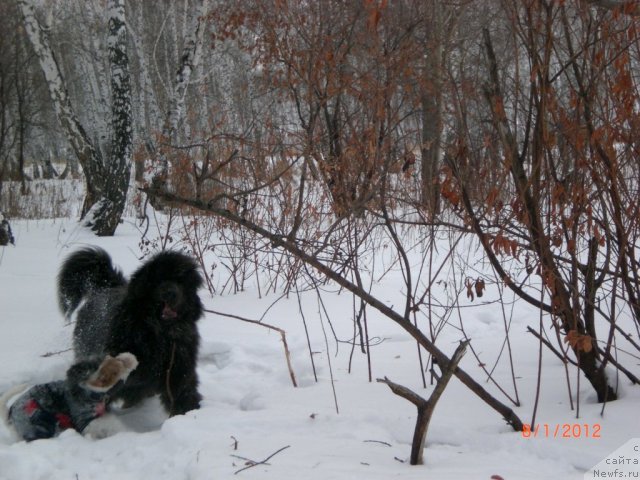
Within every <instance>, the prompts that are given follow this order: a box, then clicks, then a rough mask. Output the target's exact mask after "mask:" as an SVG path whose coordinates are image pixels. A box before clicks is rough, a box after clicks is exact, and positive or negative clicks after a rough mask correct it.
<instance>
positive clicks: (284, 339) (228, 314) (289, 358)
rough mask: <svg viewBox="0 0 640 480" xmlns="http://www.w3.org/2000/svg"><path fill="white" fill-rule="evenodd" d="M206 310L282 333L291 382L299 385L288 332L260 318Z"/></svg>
mask: <svg viewBox="0 0 640 480" xmlns="http://www.w3.org/2000/svg"><path fill="white" fill-rule="evenodd" d="M204 311H205V312H207V313H211V314H213V315H218V316H220V317H228V318H233V319H235V320H240V321H241V322H246V323H251V324H253V325H260V326H261V327H264V328H268V329H269V330H273V331H276V332H278V333H279V334H280V338H282V345H283V347H284V356H285V359H286V360H287V368H288V369H289V376H290V377H291V383H293V386H294V387H297V386H298V382H296V375H295V373H294V372H293V366H292V365H291V352H290V351H289V345H288V343H287V334H286V332H285V331H284V330H283V329H281V328H278V327H275V326H273V325H269V324H268V323H264V322H259V321H258V320H251V319H250V318H245V317H241V316H239V315H233V314H231V313H223V312H217V311H215V310H208V309H204Z"/></svg>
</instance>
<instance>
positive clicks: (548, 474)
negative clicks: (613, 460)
mask: <svg viewBox="0 0 640 480" xmlns="http://www.w3.org/2000/svg"><path fill="white" fill-rule="evenodd" d="M12 226H13V231H14V235H15V237H16V245H17V246H16V247H0V305H1V306H2V313H1V314H0V315H1V320H0V322H1V324H2V325H3V332H2V335H1V336H0V364H1V365H2V369H1V370H0V392H2V391H5V390H7V389H8V388H10V387H12V386H13V385H15V384H17V383H24V382H30V383H39V382H46V381H50V380H53V379H59V378H62V376H63V375H64V372H65V370H66V368H67V367H68V366H69V364H70V363H71V361H72V353H71V352H70V351H68V350H67V349H69V348H70V346H71V344H70V339H71V332H72V327H71V326H68V325H65V323H64V319H63V318H62V315H61V314H60V313H59V310H58V307H57V304H56V291H55V283H56V275H57V270H58V267H59V265H60V263H61V261H62V260H63V258H64V257H65V256H66V255H67V254H68V253H70V252H71V251H73V249H75V248H78V247H80V246H83V245H87V244H95V245H99V246H102V247H103V248H105V249H106V250H107V251H108V252H109V253H110V254H111V255H112V257H113V259H114V262H115V263H116V264H117V265H119V266H120V267H121V268H122V269H123V270H124V272H125V274H129V273H130V272H131V271H133V270H134V269H135V268H136V267H137V266H138V265H139V257H140V256H141V255H140V251H139V247H138V241H139V237H140V234H139V232H138V230H137V228H136V227H135V225H134V224H133V222H132V221H126V222H125V224H124V225H122V226H121V227H120V228H119V229H118V232H117V233H116V235H115V236H114V237H111V238H98V237H95V236H94V235H93V234H92V233H90V232H89V231H85V230H83V229H81V228H80V227H78V226H77V223H76V222H74V221H71V220H55V221H53V220H38V221H35V220H32V221H15V222H13V224H12ZM374 288H375V289H376V291H377V292H384V294H383V295H384V296H383V298H384V299H385V301H388V302H389V303H390V304H393V302H394V300H398V298H400V292H399V289H400V282H398V284H395V283H394V280H393V276H387V277H385V279H384V280H383V282H382V284H380V285H376V286H375V287H374ZM201 296H202V299H203V302H204V303H205V308H208V309H213V310H217V311H220V312H226V313H232V314H236V315H240V316H243V317H247V318H252V319H258V318H260V317H261V316H262V315H263V313H264V312H265V310H267V309H268V308H269V306H270V305H271V304H272V303H273V302H274V301H275V300H276V298H277V297H276V296H275V295H273V294H272V295H270V296H267V297H264V298H262V299H259V298H258V295H257V292H256V291H252V290H247V291H244V292H241V293H239V294H236V295H225V296H214V297H211V295H209V294H208V293H207V292H206V291H202V292H201ZM324 300H325V303H326V306H327V308H328V310H329V314H330V317H331V320H332V326H333V328H335V330H336V332H337V333H338V335H339V337H340V338H347V337H349V335H350V332H351V331H352V329H353V324H352V322H351V312H352V310H351V302H352V300H351V298H350V296H348V295H346V294H344V293H343V294H341V295H340V294H338V293H336V292H327V293H325V295H324ZM302 307H303V311H304V313H305V317H306V321H307V325H308V327H309V330H310V338H311V341H312V347H311V348H312V351H313V352H314V354H313V357H314V361H315V366H316V370H317V375H318V381H317V382H316V381H315V379H314V374H313V370H312V367H311V362H310V358H309V353H308V346H307V340H306V336H305V334H304V326H303V323H302V321H301V315H300V311H299V305H298V301H297V299H296V298H288V299H283V300H281V301H279V302H278V303H276V304H275V306H273V307H272V308H271V309H270V310H269V311H268V313H267V315H266V316H265V318H264V321H265V322H266V323H269V324H272V325H275V326H277V327H280V328H282V329H284V330H285V331H286V332H287V340H288V343H289V347H290V349H291V352H292V365H293V369H294V371H295V374H296V377H297V380H298V383H299V387H298V388H294V387H293V386H292V384H291V380H290V377H289V372H288V370H287V366H286V362H285V358H284V354H283V349H282V343H281V341H280V336H279V334H277V333H276V332H272V331H269V330H267V329H265V328H260V327H258V326H256V325H251V324H247V323H243V322H240V321H236V320H233V319H230V318H225V317H219V316H214V315H212V314H207V315H206V316H205V318H203V319H202V320H201V321H200V324H199V327H200V332H201V335H202V347H201V354H200V360H199V367H198V372H199V375H200V382H201V392H202V394H203V396H204V401H203V405H202V408H201V409H200V410H199V411H194V412H190V413H189V414H187V415H185V416H178V417H174V418H171V419H167V418H166V417H165V415H164V414H163V412H162V410H161V407H160V404H159V402H157V401H155V400H150V401H149V402H147V403H146V404H144V405H143V406H141V407H138V408H136V409H133V410H131V411H127V412H121V415H120V416H121V419H122V420H123V422H124V423H125V424H126V431H124V432H121V433H118V434H116V435H114V436H112V437H110V438H106V439H103V440H92V439H89V438H85V437H83V436H81V435H79V434H77V433H76V432H74V431H66V432H64V433H63V434H62V435H61V436H60V437H58V438H54V439H50V440H39V441H35V442H32V443H25V442H17V443H15V442H13V440H12V439H11V437H10V435H9V432H8V430H7V429H6V428H5V426H4V425H1V426H0V479H3V480H4V479H7V480H22V479H25V480H37V479H43V480H44V479H47V480H58V479H60V480H62V479H65V480H74V479H78V480H88V479H110V480H112V479H118V480H124V479H135V480H137V479H140V478H153V479H158V480H159V479H167V480H169V479H170V480H180V479H213V478H232V477H234V473H237V475H236V476H237V477H238V478H261V479H262V478H263V479H283V478H305V479H309V480H315V479H323V480H326V479H347V478H365V477H366V478H367V479H381V480H382V479H390V478H403V479H408V480H409V479H467V478H469V479H490V478H492V476H493V475H498V476H500V477H502V478H503V479H505V480H510V479H538V478H545V479H580V478H583V474H584V472H585V471H586V470H587V469H589V468H591V467H592V466H593V465H595V464H596V463H597V462H599V461H601V460H602V459H603V458H604V457H605V456H607V455H608V454H610V453H611V452H613V451H614V450H615V449H616V448H618V447H620V446H621V445H623V444H624V443H625V442H627V441H628V440H629V439H631V438H633V437H637V436H639V434H638V427H639V426H640V420H639V416H638V414H637V405H638V402H639V400H640V390H639V389H638V388H637V387H636V388H634V387H632V386H629V385H628V382H627V381H626V379H625V378H623V377H620V379H619V381H620V392H621V394H620V396H621V399H620V400H619V401H616V402H613V403H611V404H608V405H607V406H606V408H605V411H604V415H603V416H601V409H602V405H600V404H597V403H595V400H594V398H593V395H592V394H591V393H590V389H589V387H588V385H586V384H587V382H586V381H584V380H582V381H581V384H580V385H581V400H580V418H576V413H575V411H573V412H572V411H571V410H570V408H569V405H568V403H569V402H568V396H567V388H566V379H565V374H564V367H563V366H562V365H561V364H560V362H559V361H558V360H557V359H556V358H555V357H553V355H551V354H550V353H549V352H548V351H543V364H544V368H543V370H542V372H543V377H544V378H543V384H542V391H541V397H540V406H539V409H538V417H537V421H538V422H539V423H540V425H541V426H542V430H539V432H538V435H537V438H533V435H532V437H531V438H524V437H523V435H522V434H521V433H515V432H513V431H512V430H511V429H510V428H509V427H508V426H507V425H506V424H505V423H504V421H503V420H502V419H501V418H500V417H499V415H498V414H497V413H496V412H494V411H493V410H491V409H489V408H488V407H487V406H486V405H485V404H484V403H482V402H481V401H480V400H479V399H478V398H477V397H476V396H475V395H474V394H472V393H471V392H470V391H469V390H468V389H466V388H465V387H464V386H463V385H462V384H461V383H460V382H459V381H458V380H457V379H455V377H454V378H453V379H452V381H451V383H450V384H449V386H448V388H447V390H446V391H445V393H444V395H443V397H442V399H441V400H440V402H439V403H438V405H437V407H436V411H435V415H434V418H433V420H432V422H431V426H430V429H429V433H428V437H427V446H426V451H425V462H426V464H425V465H424V466H418V467H411V466H410V465H409V464H408V457H409V452H410V447H411V439H412V435H413V428H414V424H415V408H414V407H413V406H412V405H410V404H409V403H408V402H406V401H405V400H402V399H400V398H399V397H397V396H395V395H393V394H392V393H391V392H390V390H389V389H388V388H387V387H386V386H385V385H382V384H379V383H376V382H375V378H380V377H384V376H387V377H389V378H390V379H391V380H393V381H395V382H398V383H401V384H403V385H407V386H409V387H410V388H413V389H414V390H416V391H417V392H419V393H421V394H423V395H424V396H428V395H429V393H430V391H431V390H432V389H433V387H432V386H429V387H428V388H427V389H426V390H424V389H422V386H421V379H420V375H419V367H418V363H417V348H416V344H415V341H413V340H412V339H410V338H409V337H408V336H407V335H406V334H404V333H403V332H402V331H401V330H400V329H399V328H398V327H397V326H395V325H394V324H392V323H391V322H390V321H388V320H386V319H384V318H381V317H380V316H378V315H377V313H376V312H373V311H371V312H370V313H369V317H370V318H369V322H370V324H369V329H370V336H371V337H379V338H381V339H383V340H384V341H382V342H381V343H380V344H379V345H377V346H375V347H373V349H372V368H373V375H374V381H373V382H371V383H370V382H369V381H368V378H367V365H366V357H365V356H364V355H362V354H360V353H359V351H358V349H356V351H355V354H354V358H353V365H352V371H351V373H348V365H349V356H350V353H351V347H350V346H349V345H346V344H336V342H335V341H334V340H333V335H332V333H331V331H330V326H329V325H328V324H327V322H326V320H325V321H324V323H321V320H320V317H319V316H318V304H317V299H316V297H315V295H311V294H304V295H303V297H302ZM496 308H497V307H496V306H495V305H493V306H492V305H488V306H486V307H478V308H474V309H469V310H468V313H467V314H468V315H470V316H471V318H468V319H466V320H465V322H466V325H465V326H466V328H467V330H468V332H467V333H468V334H469V335H470V336H471V337H473V341H474V348H475V349H476V350H477V351H479V352H480V354H482V351H486V352H493V351H496V342H500V341H501V340H502V338H503V337H502V336H498V337H499V338H497V336H496V334H495V332H496V330H497V329H501V328H502V317H501V315H500V314H499V313H498V312H496ZM527 325H538V314H537V312H536V311H534V310H531V309H529V308H525V307H524V306H522V305H519V304H518V305H517V306H516V311H515V313H514V325H513V326H512V336H511V341H512V347H513V350H514V356H515V360H516V367H515V368H516V374H517V377H518V379H517V382H518V390H519V394H520V399H521V402H522V406H521V407H514V410H515V411H516V413H517V414H518V415H520V417H521V418H522V420H523V421H524V422H528V421H530V416H531V412H532V409H533V402H534V398H535V387H536V377H537V353H536V352H537V349H538V343H537V341H536V340H535V339H534V338H533V337H532V336H531V335H530V334H528V333H527V332H526V326H527ZM323 328H324V330H325V332H326V334H327V336H328V342H325V338H324V334H323ZM459 340H460V335H459V333H457V332H456V331H455V329H447V330H446V331H445V332H443V334H442V335H441V337H439V338H438V345H439V346H440V348H442V349H443V350H445V351H446V352H447V353H448V354H451V353H452V352H453V350H454V349H455V347H456V345H457V342H458V341H459ZM327 345H328V351H327ZM61 351H63V353H58V352H61ZM51 353H53V354H51ZM46 354H49V355H46ZM45 355H46V356H45ZM487 361H488V363H490V364H492V360H491V359H490V358H488V359H487ZM476 363H477V362H476V360H475V358H474V357H473V355H471V354H467V355H466V356H465V357H464V358H463V360H462V363H461V366H462V367H463V368H464V369H465V370H466V371H467V372H468V373H470V374H471V375H473V376H474V378H475V379H476V380H478V381H480V382H482V383H483V385H484V386H485V388H487V389H488V390H489V391H490V392H491V393H492V394H493V395H495V396H497V397H498V398H500V399H501V400H502V401H505V402H506V400H505V398H504V397H501V396H500V395H501V394H500V393H499V392H498V390H497V389H496V388H494V387H493V385H492V384H490V383H486V382H485V379H486V376H485V375H484V374H483V372H482V371H481V369H480V368H478V366H477V364H476ZM330 365H331V370H332V371H333V376H334V385H335V393H336V401H337V406H338V409H339V413H336V401H334V394H333V390H332V385H331V370H330ZM494 374H495V375H496V378H498V379H499V380H500V381H501V382H502V383H503V384H510V383H509V382H510V374H509V371H508V369H507V368H506V366H502V365H501V364H500V365H499V366H498V368H497V369H496V371H495V373H494ZM572 375H573V376H574V377H575V372H573V374H572ZM574 380H575V378H574ZM574 394H575V389H574ZM564 424H568V425H571V426H573V425H574V424H579V425H580V426H581V427H580V429H573V430H572V434H571V435H570V436H572V437H574V438H563V437H562V433H563V431H564V430H565V428H563V425H564ZM557 425H559V426H560V427H559V431H556V426H557ZM596 425H599V427H596ZM545 426H546V427H545ZM545 428H546V429H547V430H545ZM572 428H573V427H572ZM586 428H589V429H590V431H589V435H588V436H589V437H593V436H594V435H593V433H594V429H598V428H599V430H598V437H599V438H587V435H586ZM554 436H557V437H558V438H554ZM285 447H287V448H285ZM281 449H282V450H281ZM276 452H277V453H276ZM274 453H275V455H274V456H273V457H272V458H270V459H269V460H268V461H267V462H266V463H265V464H260V465H257V466H253V467H252V468H249V469H246V470H243V471H240V470H241V469H243V468H244V467H247V466H248V464H247V462H248V461H249V460H251V461H254V462H260V461H263V460H265V459H266V458H267V457H269V456H271V455H272V454H274ZM496 478H497V477H496ZM633 478H635V477H633Z"/></svg>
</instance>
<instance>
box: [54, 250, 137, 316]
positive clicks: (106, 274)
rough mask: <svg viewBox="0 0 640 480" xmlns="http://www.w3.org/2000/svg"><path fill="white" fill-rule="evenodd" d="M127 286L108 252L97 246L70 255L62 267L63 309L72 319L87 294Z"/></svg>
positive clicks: (61, 299)
mask: <svg viewBox="0 0 640 480" xmlns="http://www.w3.org/2000/svg"><path fill="white" fill-rule="evenodd" d="M125 284H126V280H125V278H124V276H123V275H122V272H120V270H118V269H117V268H115V267H114V266H113V264H112V263H111V257H110V256H109V254H108V253H107V252H105V251H104V250H103V249H101V248H98V247H88V248H83V249H81V250H78V251H76V252H74V253H72V254H71V255H69V257H67V259H66V260H65V261H64V263H63V264H62V267H61V268H60V273H59V274H58V304H59V305H60V310H62V313H64V314H65V316H66V317H69V316H70V315H71V314H72V313H73V311H74V310H75V309H76V308H78V305H80V302H82V299H83V298H84V297H85V295H87V293H89V292H91V291H95V290H99V289H103V288H113V287H119V286H122V285H125Z"/></svg>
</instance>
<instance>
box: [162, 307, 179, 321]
mask: <svg viewBox="0 0 640 480" xmlns="http://www.w3.org/2000/svg"><path fill="white" fill-rule="evenodd" d="M177 316H178V314H177V313H176V311H175V310H173V309H172V308H171V307H170V306H169V305H167V304H165V306H164V308H163V309H162V318H176V317H177Z"/></svg>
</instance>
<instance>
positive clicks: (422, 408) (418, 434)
mask: <svg viewBox="0 0 640 480" xmlns="http://www.w3.org/2000/svg"><path fill="white" fill-rule="evenodd" d="M467 345H469V341H468V340H466V341H464V342H461V343H460V345H458V348H456V351H455V352H454V353H453V357H451V361H450V362H449V364H448V365H446V366H441V368H442V375H441V376H440V378H438V383H437V384H436V387H435V389H434V390H433V392H432V393H431V396H430V397H429V399H428V400H426V399H424V398H422V397H421V396H420V395H418V394H417V393H415V392H414V391H413V390H410V389H408V388H407V387H404V386H402V385H398V384H397V383H394V382H392V381H391V380H389V379H388V378H387V377H384V379H381V378H378V380H377V381H378V382H379V383H384V384H386V385H387V386H388V387H389V388H390V389H391V391H392V392H393V393H395V394H396V395H398V396H400V397H402V398H404V399H406V400H409V401H410V402H411V403H413V404H414V405H415V406H416V407H417V408H418V418H417V419H416V428H415V431H414V433H413V442H412V444H411V460H410V463H411V465H422V464H423V463H424V458H423V456H424V442H425V440H426V438H427V430H428V429H429V422H430V421H431V417H432V415H433V411H434V409H435V408H436V403H437V402H438V400H439V399H440V397H441V396H442V394H443V392H444V389H445V388H446V387H447V384H448V383H449V380H450V379H451V376H452V375H453V372H454V371H455V369H456V368H457V367H458V363H460V360H462V357H463V356H464V354H465V353H466V351H467Z"/></svg>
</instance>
